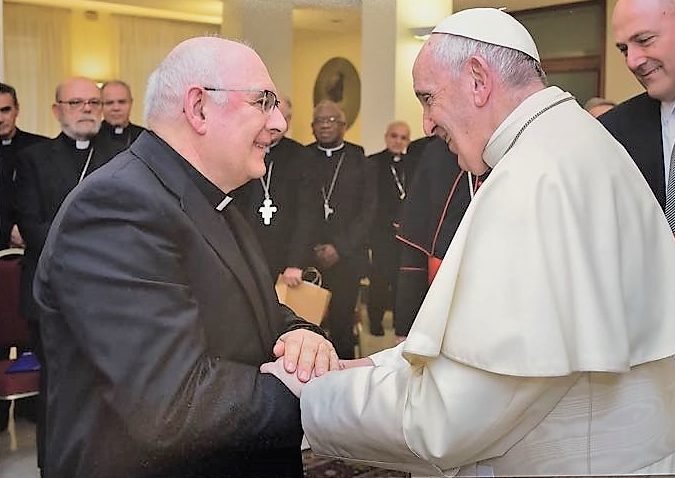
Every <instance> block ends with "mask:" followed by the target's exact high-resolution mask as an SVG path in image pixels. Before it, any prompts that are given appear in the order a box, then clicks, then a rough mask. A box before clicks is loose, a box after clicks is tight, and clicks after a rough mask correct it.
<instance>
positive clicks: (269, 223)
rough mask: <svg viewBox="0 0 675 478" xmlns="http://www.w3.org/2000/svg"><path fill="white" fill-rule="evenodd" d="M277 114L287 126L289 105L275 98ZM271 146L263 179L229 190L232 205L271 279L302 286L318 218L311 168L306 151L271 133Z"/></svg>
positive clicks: (311, 164) (293, 285) (318, 211)
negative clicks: (256, 243) (257, 247)
mask: <svg viewBox="0 0 675 478" xmlns="http://www.w3.org/2000/svg"><path fill="white" fill-rule="evenodd" d="M279 110H280V111H281V113H282V114H283V116H284V118H285V119H286V123H287V124H290V121H291V118H292V106H291V102H290V101H289V99H288V98H285V97H282V98H281V99H280V100H279ZM271 134H272V144H271V145H270V146H269V148H268V149H269V151H268V152H267V154H266V155H265V167H266V172H265V175H264V176H263V177H261V178H258V179H252V180H251V181H249V182H248V183H246V184H244V185H243V186H241V187H240V188H238V189H237V190H235V191H233V193H232V196H233V197H234V198H235V204H236V205H237V208H238V209H239V211H241V213H242V215H243V216H244V217H245V218H246V219H247V221H248V223H249V224H250V226H251V228H252V229H253V231H254V232H255V234H256V237H257V238H258V241H259V242H260V245H261V246H262V249H263V253H264V255H265V258H266V259H267V263H268V265H269V268H270V273H271V275H272V278H274V279H276V278H277V276H278V275H280V274H281V278H282V280H283V281H284V282H285V283H286V285H288V286H290V287H295V286H298V285H300V283H301V282H302V273H303V270H304V269H305V268H306V267H307V266H308V265H309V263H310V262H311V259H312V257H311V255H312V242H311V241H312V234H313V232H314V230H315V228H316V226H317V225H318V223H319V221H320V220H321V216H320V212H321V211H320V210H319V208H317V207H316V204H317V202H318V201H319V198H320V197H321V196H320V192H319V188H317V187H316V184H315V183H313V182H312V181H311V180H310V173H311V168H312V167H313V161H312V159H313V158H312V156H311V154H310V152H309V150H308V149H307V148H306V147H305V146H303V145H302V144H300V143H298V142H297V141H294V140H292V139H291V138H288V137H286V136H284V131H279V130H276V129H274V130H272V132H271Z"/></svg>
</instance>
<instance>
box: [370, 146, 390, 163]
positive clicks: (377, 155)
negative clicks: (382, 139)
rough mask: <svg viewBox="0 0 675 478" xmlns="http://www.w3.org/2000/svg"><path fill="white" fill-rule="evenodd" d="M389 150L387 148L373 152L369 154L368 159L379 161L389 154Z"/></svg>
mask: <svg viewBox="0 0 675 478" xmlns="http://www.w3.org/2000/svg"><path fill="white" fill-rule="evenodd" d="M387 152H388V151H387V150H386V149H383V150H382V151H378V152H377V153H373V154H371V155H369V156H368V159H372V160H375V161H377V160H378V159H381V158H383V157H385V156H386V155H387Z"/></svg>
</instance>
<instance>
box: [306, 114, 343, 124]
mask: <svg viewBox="0 0 675 478" xmlns="http://www.w3.org/2000/svg"><path fill="white" fill-rule="evenodd" d="M312 124H315V125H323V124H327V125H331V126H332V125H335V124H339V125H343V124H345V122H344V121H342V120H341V119H340V118H338V117H337V116H329V117H327V118H314V121H312Z"/></svg>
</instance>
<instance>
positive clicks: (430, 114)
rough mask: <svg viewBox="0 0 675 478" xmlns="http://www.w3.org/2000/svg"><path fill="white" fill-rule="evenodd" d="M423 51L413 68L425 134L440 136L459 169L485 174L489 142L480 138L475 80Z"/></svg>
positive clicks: (426, 50)
mask: <svg viewBox="0 0 675 478" xmlns="http://www.w3.org/2000/svg"><path fill="white" fill-rule="evenodd" d="M434 41H436V39H435V38H434V37H433V36H432V38H431V39H429V40H428V42H427V44H426V45H425V47H423V48H422V51H421V52H420V54H419V56H418V57H417V60H416V61H415V65H414V67H413V85H414V88H415V94H416V95H417V98H418V99H419V100H420V103H421V104H422V108H423V110H424V111H423V125H424V133H425V134H426V135H428V136H433V135H435V136H438V137H440V138H441V139H443V141H445V143H446V144H447V145H448V149H450V151H452V152H454V153H455V154H457V156H458V161H459V165H460V167H461V168H462V169H464V170H466V171H471V172H472V173H474V174H483V173H484V172H485V171H486V169H487V165H486V164H485V163H484V162H483V150H484V149H485V144H486V142H487V141H483V140H482V139H481V138H482V136H481V135H479V134H477V132H478V129H479V128H478V124H479V123H480V121H479V119H478V116H477V115H478V111H477V110H476V109H475V108H474V107H473V105H472V102H471V84H472V79H471V77H470V76H469V75H468V73H467V72H465V71H463V70H462V71H458V72H450V71H448V67H447V66H445V65H442V64H440V63H439V62H438V60H437V59H435V58H434V57H433V55H432V54H431V52H430V50H429V48H428V45H429V43H430V42H434Z"/></svg>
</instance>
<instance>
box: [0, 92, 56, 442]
mask: <svg viewBox="0 0 675 478" xmlns="http://www.w3.org/2000/svg"><path fill="white" fill-rule="evenodd" d="M18 115H19V101H18V99H17V96H16V90H15V89H14V88H13V87H12V86H10V85H7V84H5V83H0V249H5V248H7V247H23V246H24V241H23V238H22V237H21V233H20V232H19V228H18V226H17V220H18V214H17V211H16V184H15V180H16V160H17V156H18V154H19V153H20V152H21V150H23V149H24V148H27V147H28V146H30V145H32V144H35V143H37V142H39V141H45V140H46V139H47V138H45V137H44V136H39V135H37V134H32V133H27V132H25V131H22V130H20V129H19V128H17V126H16V118H17V116H18ZM15 345H19V346H20V348H24V347H25V348H29V344H15ZM8 355H9V350H7V349H6V348H4V349H3V348H1V347H0V356H1V357H2V358H7V357H8ZM35 403H36V398H35V397H31V398H26V399H23V400H21V401H19V402H17V406H16V408H15V412H16V415H23V416H26V417H28V418H34V416H35V412H34V411H35ZM9 405H10V402H8V401H4V400H3V401H1V402H0V431H2V430H6V429H7V425H8V419H9Z"/></svg>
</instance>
